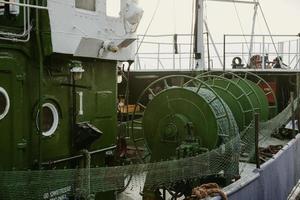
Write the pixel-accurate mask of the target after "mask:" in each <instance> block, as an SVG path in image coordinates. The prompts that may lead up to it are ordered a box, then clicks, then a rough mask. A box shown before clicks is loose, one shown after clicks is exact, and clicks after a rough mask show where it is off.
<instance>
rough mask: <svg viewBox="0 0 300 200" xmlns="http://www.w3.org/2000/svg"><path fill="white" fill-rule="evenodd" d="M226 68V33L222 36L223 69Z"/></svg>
mask: <svg viewBox="0 0 300 200" xmlns="http://www.w3.org/2000/svg"><path fill="white" fill-rule="evenodd" d="M225 68H226V35H224V38H223V71H225Z"/></svg>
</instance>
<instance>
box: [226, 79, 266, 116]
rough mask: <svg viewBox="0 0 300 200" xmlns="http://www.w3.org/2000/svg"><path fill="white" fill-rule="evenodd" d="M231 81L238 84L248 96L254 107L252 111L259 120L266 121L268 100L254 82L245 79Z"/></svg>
mask: <svg viewBox="0 0 300 200" xmlns="http://www.w3.org/2000/svg"><path fill="white" fill-rule="evenodd" d="M232 80H233V81H235V82H236V83H237V84H239V86H240V87H242V88H243V90H244V91H245V92H246V93H247V94H248V96H249V98H250V99H251V102H252V105H253V107H254V111H255V112H257V113H259V114H260V120H261V121H267V120H268V119H269V105H268V99H267V97H266V95H265V94H264V92H263V91H262V89H261V88H260V87H259V86H257V85H256V84H255V83H254V82H252V81H250V80H247V79H239V78H234V79H232Z"/></svg>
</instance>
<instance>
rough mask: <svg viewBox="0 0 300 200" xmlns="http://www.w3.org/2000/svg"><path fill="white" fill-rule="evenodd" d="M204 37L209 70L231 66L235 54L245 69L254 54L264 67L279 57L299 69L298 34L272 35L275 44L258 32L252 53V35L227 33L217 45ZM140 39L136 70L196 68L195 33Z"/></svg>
mask: <svg viewBox="0 0 300 200" xmlns="http://www.w3.org/2000/svg"><path fill="white" fill-rule="evenodd" d="M204 37H206V38H205V40H204V41H205V44H204V47H205V56H204V59H205V69H206V70H207V69H212V70H214V69H215V70H219V69H223V70H227V69H232V60H233V58H235V57H240V58H241V60H242V62H243V65H244V68H245V67H246V66H247V64H248V63H249V61H250V58H251V57H252V56H255V55H259V56H260V57H261V69H268V68H272V62H273V60H274V59H276V58H277V57H278V56H280V57H281V58H282V62H283V63H284V64H286V65H287V67H286V68H287V69H288V70H294V69H296V70H300V37H299V35H273V36H272V37H273V38H276V43H275V44H273V43H272V42H271V39H270V36H269V35H255V36H254V42H253V43H252V45H253V46H252V52H251V53H249V49H250V45H251V44H250V42H249V41H250V37H251V35H237V34H226V35H224V41H223V42H218V43H214V44H212V43H211V41H209V39H207V34H204ZM248 40H249V41H248ZM137 41H138V42H137V45H138V46H140V48H139V52H137V54H136V59H135V67H134V69H135V70H176V71H181V70H197V68H196V66H195V62H194V54H193V48H194V47H193V46H194V45H193V44H194V37H193V35H189V34H177V35H146V36H144V35H140V36H138V39H137ZM141 42H142V44H141ZM214 47H216V48H214ZM216 51H218V52H216ZM219 55H222V57H221V58H220V57H219Z"/></svg>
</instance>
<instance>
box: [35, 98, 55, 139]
mask: <svg viewBox="0 0 300 200" xmlns="http://www.w3.org/2000/svg"><path fill="white" fill-rule="evenodd" d="M42 113H43V117H42V122H41V125H42V128H41V130H42V134H43V136H46V137H49V136H52V135H53V134H54V133H55V131H56V129H57V127H58V121H59V115H58V111H57V108H56V107H55V105H53V104H51V103H45V104H43V112H42ZM36 119H37V120H36V124H37V127H39V119H40V112H39V111H38V116H37V118H36Z"/></svg>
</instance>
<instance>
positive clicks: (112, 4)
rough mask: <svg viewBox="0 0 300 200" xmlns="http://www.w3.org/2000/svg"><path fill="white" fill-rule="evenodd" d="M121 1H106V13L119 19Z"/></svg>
mask: <svg viewBox="0 0 300 200" xmlns="http://www.w3.org/2000/svg"><path fill="white" fill-rule="evenodd" d="M120 11H121V0H106V13H107V16H110V17H119V15H120Z"/></svg>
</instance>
